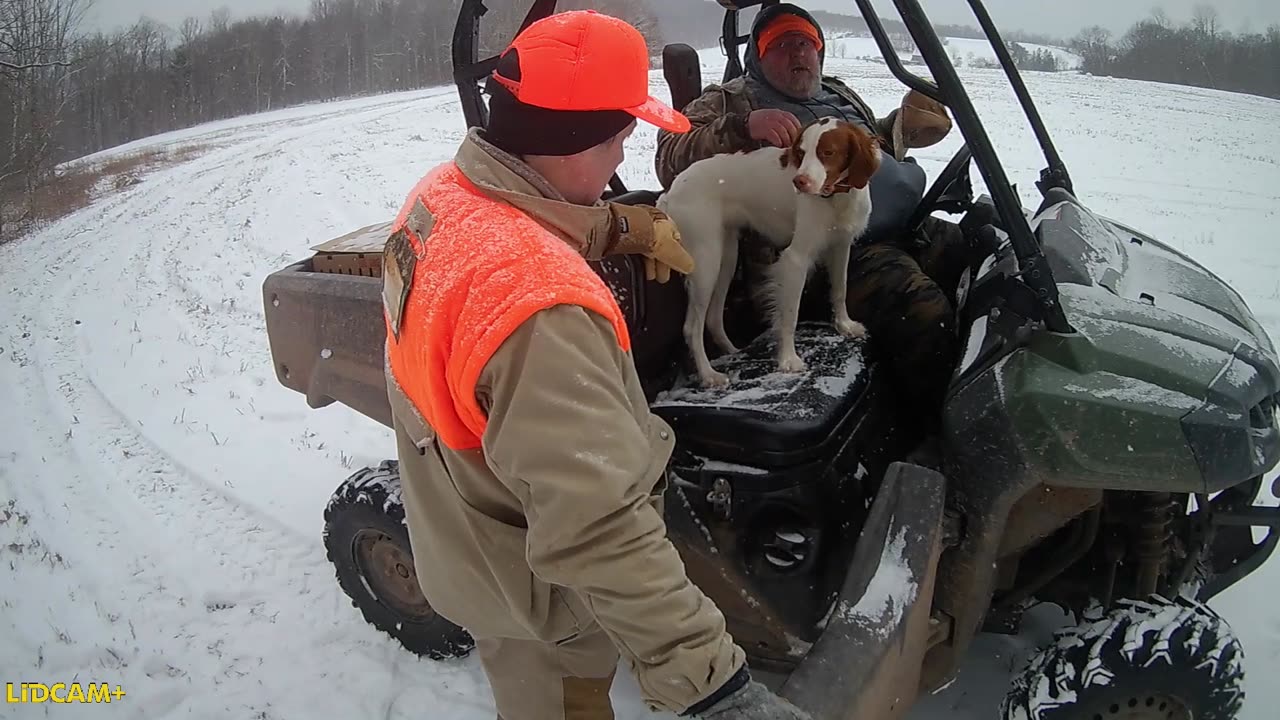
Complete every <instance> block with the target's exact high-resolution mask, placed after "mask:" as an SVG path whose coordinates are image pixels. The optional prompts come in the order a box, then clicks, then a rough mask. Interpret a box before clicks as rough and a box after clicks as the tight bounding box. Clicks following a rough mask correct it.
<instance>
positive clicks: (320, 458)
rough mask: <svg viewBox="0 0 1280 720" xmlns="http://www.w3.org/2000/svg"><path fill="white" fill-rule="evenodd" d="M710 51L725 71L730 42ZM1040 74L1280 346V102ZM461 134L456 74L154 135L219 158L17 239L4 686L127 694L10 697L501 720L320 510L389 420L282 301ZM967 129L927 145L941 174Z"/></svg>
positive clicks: (1114, 182) (6, 267)
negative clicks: (362, 599) (444, 80)
mask: <svg viewBox="0 0 1280 720" xmlns="http://www.w3.org/2000/svg"><path fill="white" fill-rule="evenodd" d="M704 57H705V59H706V67H705V68H704V73H706V74H704V77H705V78H708V79H711V78H713V77H718V76H719V72H720V70H719V67H720V63H721V58H720V57H719V55H718V53H717V52H716V51H714V50H712V51H709V52H707V53H706V54H705V55H704ZM829 69H830V70H832V71H834V72H836V73H838V74H840V75H842V76H843V77H845V78H846V79H847V80H848V81H849V82H850V84H851V85H853V86H854V87H856V88H859V89H861V90H862V91H863V92H864V93H865V96H866V97H867V99H868V100H869V101H870V102H871V103H872V104H873V106H874V107H875V108H877V109H878V110H879V111H881V112H882V113H887V112H888V111H889V110H890V109H891V108H892V107H893V106H894V105H895V104H896V103H897V102H898V100H899V98H900V97H901V96H902V94H903V89H902V88H901V86H899V85H898V84H897V83H896V81H894V80H893V79H892V78H891V77H889V75H888V73H887V71H886V70H885V68H884V67H883V65H880V64H876V63H871V62H866V61H853V60H839V59H833V60H832V61H831V65H830V68H829ZM961 73H962V75H963V76H964V77H965V78H966V80H967V81H968V82H969V83H970V88H971V93H972V95H973V99H974V101H975V103H976V105H977V107H979V108H980V109H981V112H982V115H983V116H984V119H985V121H986V123H987V128H988V131H989V132H990V134H991V136H992V138H993V139H994V141H995V142H996V144H997V145H998V148H999V152H1000V156H1001V158H1002V160H1003V162H1004V164H1005V166H1006V168H1007V170H1008V171H1009V173H1010V174H1011V176H1012V177H1013V178H1014V179H1015V180H1016V181H1017V182H1018V183H1019V191H1020V194H1021V196H1022V198H1023V199H1024V201H1025V202H1027V203H1034V202H1035V201H1036V191H1035V188H1034V186H1033V181H1034V179H1035V173H1036V172H1037V171H1038V169H1039V168H1040V167H1041V165H1042V160H1041V158H1040V157H1039V155H1038V153H1037V148H1036V145H1035V144H1034V141H1033V139H1032V137H1031V135H1030V133H1029V131H1028V130H1027V129H1026V126H1025V123H1024V122H1023V120H1022V118H1021V115H1020V113H1019V111H1018V109H1017V107H1016V105H1015V101H1014V99H1013V95H1012V93H1011V92H1010V91H1009V90H1008V88H1007V87H1006V85H1005V84H1004V83H1003V82H1002V81H1001V76H1000V74H999V73H998V72H994V71H985V70H978V69H974V68H969V67H965V68H962V69H961ZM653 79H654V85H655V92H656V93H657V94H658V95H659V96H663V97H665V96H666V90H665V87H664V86H663V85H662V83H661V80H660V74H659V73H657V72H655V73H654V74H653ZM1027 82H1028V84H1029V86H1030V88H1031V91H1032V92H1033V93H1034V95H1035V97H1036V98H1037V99H1038V100H1039V101H1040V103H1041V104H1040V107H1041V110H1042V111H1043V113H1044V116H1045V118H1046V120H1047V122H1048V123H1049V125H1050V128H1051V130H1052V132H1053V134H1054V136H1055V137H1056V138H1057V140H1058V142H1059V145H1060V149H1061V151H1062V154H1063V156H1064V157H1065V158H1066V161H1067V162H1068V164H1069V165H1070V167H1071V169H1072V171H1073V173H1074V178H1075V181H1076V186H1077V189H1078V191H1079V193H1080V195H1081V196H1082V197H1083V199H1084V201H1085V202H1087V203H1089V204H1091V205H1092V206H1093V207H1094V208H1095V209H1097V210H1098V211H1100V212H1102V213H1103V214H1106V215H1110V216H1112V217H1115V218H1117V219H1120V220H1122V221H1125V222H1127V223H1130V224H1132V225H1134V226H1136V227H1138V228H1140V229H1143V230H1145V231H1147V232H1150V233H1152V234H1154V235H1155V236H1157V237H1162V238H1164V239H1166V240H1168V241H1169V242H1171V243H1172V244H1173V245H1174V246H1176V247H1178V248H1181V249H1184V250H1185V251H1187V252H1188V253H1190V254H1191V255H1193V256H1194V257H1196V258H1198V259H1199V260H1201V261H1203V262H1204V263H1206V264H1207V265H1208V266H1209V267H1210V268H1211V269H1213V270H1214V271H1216V272H1217V273H1219V274H1221V275H1222V276H1223V277H1224V278H1225V279H1226V280H1227V281H1228V282H1229V283H1231V284H1232V285H1233V286H1234V287H1236V288H1238V289H1239V290H1240V291H1241V292H1242V293H1243V294H1244V296H1245V298H1246V299H1247V301H1248V302H1249V303H1250V305H1251V306H1252V308H1253V309H1254V311H1255V312H1256V313H1257V316H1258V317H1259V319H1260V321H1261V322H1262V323H1263V324H1264V325H1265V326H1266V327H1267V328H1268V329H1269V331H1270V333H1271V334H1272V336H1273V337H1274V338H1276V339H1280V255H1278V254H1277V253H1276V251H1275V246H1274V239H1273V238H1274V235H1275V228H1276V227H1277V225H1278V224H1280V135H1277V134H1276V132H1275V128H1276V127H1278V126H1280V102H1276V101H1271V100H1262V99H1257V98H1251V97H1244V96H1238V95H1230V94H1226V93H1219V92H1213V91H1208V90H1195V89H1189V88H1174V87H1168V86H1162V85H1156V84H1149V83H1139V82H1129V81H1122V80H1114V79H1105V78H1090V77H1081V76H1077V75H1074V74H1066V73H1063V74H1042V73H1034V74H1030V75H1029V76H1028V78H1027ZM462 133H463V121H462V117H461V113H460V111H459V110H458V108H457V104H456V99H455V95H454V93H453V91H452V90H451V89H435V90H426V91H419V92H410V93H402V94H397V95H387V96H381V97H374V98H365V99H359V100H352V101H347V102H335V103H324V104H317V105H312V106H308V107H304V108H294V109H289V110H283V111H279V112H273V113H268V114H264V115H259V116H254V117H250V118H239V119H236V120H233V121H227V122H222V123H216V124H213V125H207V126H203V127H200V128H195V129H192V130H187V131H183V132H179V133H172V134H169V135H166V136H162V137H157V138H151V139H148V140H146V141H141V142H138V143H134V144H133V147H132V148H130V149H139V148H144V147H162V146H168V147H181V146H187V145H200V146H205V152H204V153H203V154H202V155H199V156H198V157H196V158H195V159H193V160H190V161H188V162H186V163H184V164H181V165H177V166H172V167H168V168H164V169H160V170H157V171H155V172H153V173H151V174H149V175H146V176H144V177H143V178H142V181H141V182H140V183H139V184H137V185H134V186H131V187H127V188H125V189H124V190H122V191H120V192H118V193H115V194H111V195H107V196H104V197H103V198H101V199H100V200H99V201H97V202H95V203H94V204H93V205H92V206H90V207H88V208H86V209H84V210H82V211H79V212H77V213H75V214H73V215H71V216H69V217H67V218H65V219H64V220H62V221H61V222H59V223H57V224H55V225H53V226H52V227H49V228H47V229H45V230H43V231H42V232H39V233H38V234H36V235H34V236H32V237H29V238H27V239H25V240H22V241H19V242H15V243H11V244H9V245H6V246H3V247H0V276H3V278H4V282H3V286H2V287H3V290H0V408H3V413H4V415H3V417H4V421H3V432H0V567H7V569H6V570H4V573H5V574H4V576H3V580H0V638H2V640H0V679H2V680H3V681H5V682H18V681H39V682H49V683H52V682H54V681H58V680H61V681H72V680H77V679H78V680H81V681H89V680H92V681H105V682H110V683H119V684H120V685H122V686H123V688H124V689H125V690H126V692H127V693H128V695H127V697H126V698H124V699H122V700H121V701H120V702H116V703H113V704H111V705H110V706H107V707H101V706H99V707H95V708H92V709H83V708H82V709H79V710H77V709H76V708H73V707H66V706H59V707H57V708H52V707H50V706H44V707H43V708H41V707H36V706H6V707H4V709H3V710H0V715H2V716H4V717H45V716H46V713H48V715H47V716H49V717H71V716H77V713H78V712H79V713H80V714H83V715H84V716H88V715H89V714H90V713H92V714H93V715H92V716H93V717H120V718H178V717H197V718H263V719H273V720H279V719H281V718H311V717H326V718H329V717H333V718H367V717H384V718H406V719H407V718H422V717H432V718H448V719H449V720H481V719H484V720H488V718H491V717H492V710H491V703H490V700H489V696H488V693H487V688H486V685H485V681H484V678H483V675H482V673H481V672H480V670H479V667H478V664H477V661H476V660H475V659H474V658H471V659H468V660H466V661H462V662H457V663H433V662H429V661H420V660H418V659H416V658H414V657H413V656H411V655H410V654H408V653H407V652H404V651H403V650H401V649H400V648H399V647H398V646H397V645H395V644H394V643H393V642H392V641H390V640H389V639H388V638H386V637H385V636H383V635H381V634H379V633H378V632H376V631H374V630H373V629H372V628H371V627H370V626H368V625H366V624H365V623H364V622H363V621H362V619H361V618H360V617H359V615H358V613H357V612H356V611H355V610H354V609H353V608H352V607H351V606H350V603H349V602H348V601H347V600H346V598H345V596H343V595H342V593H341V592H340V590H339V589H338V586H337V584H336V583H335V581H334V578H333V574H332V571H331V569H330V567H329V565H328V564H327V562H326V561H325V559H324V555H323V551H322V549H321V542H320V528H321V522H322V521H321V513H322V510H323V507H324V505H325V502H326V501H327V499H328V497H329V493H330V492H331V491H332V489H333V488H334V487H335V486H336V485H337V484H338V483H339V482H340V481H341V480H342V479H343V478H344V477H346V475H347V474H348V473H349V472H351V470H352V469H354V468H357V467H360V466H363V465H368V464H374V463H376V462H377V461H378V460H380V459H382V458H385V457H391V456H393V455H394V448H393V443H392V438H391V437H390V436H389V434H388V433H387V432H385V431H384V430H383V429H382V428H381V427H380V426H377V425H376V424H374V423H372V422H370V421H368V420H365V419H363V418H362V417H360V416H359V415H357V414H356V413H355V412H352V411H350V410H348V409H345V408H343V407H340V406H331V407H328V408H325V409H322V410H317V411H312V410H309V409H308V408H307V407H306V404H305V402H304V400H303V398H302V397H300V396H299V395H297V394H294V393H292V392H290V391H286V390H284V389H283V388H281V387H280V386H279V385H278V384H277V382H276V380H275V375H274V373H273V370H272V366H271V358H270V355H269V351H268V347H267V340H266V335H265V331H264V327H263V312H262V298H261V293H260V287H261V284H262V281H263V278H264V277H265V276H266V275H267V274H268V273H270V272H272V271H273V270H276V269H278V268H279V267H281V266H283V265H284V264H286V263H288V262H290V261H292V260H295V259H298V258H301V257H303V256H305V255H307V254H308V247H309V246H311V245H313V244H316V243H318V242H320V241H323V240H325V239H328V238H330V237H332V236H335V235H338V234H341V233H344V232H347V231H349V230H351V229H354V228H356V227H360V226H362V225H365V224H369V223H373V222H378V221H382V220H385V219H386V218H388V216H389V215H391V214H393V213H394V211H395V210H396V208H397V207H398V206H399V204H400V202H401V200H402V198H403V197H404V195H405V193H406V192H407V191H408V190H409V188H410V187H411V186H412V185H413V183H414V181H416V180H417V179H418V177H419V176H420V175H421V174H422V173H423V172H425V171H426V170H427V169H428V168H429V167H431V166H432V165H434V164H436V163H439V162H441V161H443V160H446V159H448V158H449V157H450V156H451V154H452V151H453V147H454V146H455V144H456V143H457V142H458V140H459V139H460V137H461V136H462ZM959 143H960V137H959V134H958V133H955V134H954V135H953V136H952V137H951V138H948V140H947V141H945V142H944V143H943V144H941V145H940V146H938V147H934V148H930V149H928V150H926V151H924V152H921V153H919V154H918V155H919V158H920V160H921V163H922V164H923V166H924V167H925V168H926V169H927V170H928V171H929V172H930V173H931V174H932V173H936V172H937V171H938V170H939V169H941V167H942V166H943V165H944V164H945V163H946V161H947V159H948V158H949V157H950V155H951V154H952V153H953V152H954V151H955V149H956V148H957V147H958V145H959ZM653 149H654V133H653V131H652V130H651V129H649V128H647V127H642V128H641V129H640V131H638V132H637V133H636V135H635V136H634V137H633V139H632V141H631V142H630V145H629V153H630V155H629V158H628V161H627V164H626V166H625V167H624V169H623V172H622V174H623V177H624V179H625V180H626V181H627V183H628V184H629V185H630V186H632V187H635V186H646V187H654V186H655V185H656V183H655V182H654V180H653V170H652V166H653V163H652V154H653ZM122 151H123V150H119V149H118V150H115V151H110V152H108V153H104V154H103V155H111V154H116V153H119V152H122ZM979 184H980V183H979ZM1277 592H1280V561H1273V562H1272V564H1271V565H1269V566H1268V567H1266V568H1265V569H1264V570H1262V571H1261V572H1260V573H1258V574H1257V575H1255V576H1253V577H1252V578H1250V579H1249V580H1247V581H1246V582H1244V583H1243V584H1241V585H1240V586H1239V587H1238V588H1236V589H1234V590H1232V591H1231V592H1229V593H1227V594H1226V595H1225V596H1223V597H1222V598H1221V599H1219V600H1218V601H1216V602H1215V603H1214V605H1215V606H1216V607H1217V608H1218V609H1219V610H1221V611H1223V612H1224V613H1225V614H1226V616H1227V617H1228V618H1229V619H1230V620H1231V621H1232V622H1233V623H1234V624H1235V626H1236V627H1237V628H1238V629H1239V630H1240V631H1241V635H1242V637H1243V640H1244V643H1245V649H1246V652H1247V653H1248V665H1249V669H1250V672H1251V675H1250V680H1249V686H1248V691H1249V699H1248V701H1247V705H1246V710H1245V717H1246V718H1248V719H1249V720H1263V718H1270V717H1273V716H1274V711H1273V710H1272V711H1269V710H1267V709H1266V708H1268V707H1272V708H1274V707H1276V706H1277V705H1280V685H1277V684H1276V683H1274V682H1271V678H1270V676H1271V675H1273V674H1274V673H1276V672H1277V671H1278V670H1280V610H1277V609H1276V605H1275V603H1274V602H1273V598H1274V597H1275V594H1276V593H1277ZM1028 645H1029V641H1028V640H1027V639H1025V638H1015V639H1009V638H984V639H983V640H982V642H981V643H980V644H979V645H978V647H977V649H976V651H975V653H974V657H973V660H974V662H973V664H972V666H971V667H969V668H968V669H966V671H965V673H964V674H963V675H962V677H961V678H960V679H959V681H958V682H956V683H955V684H954V685H952V686H951V687H950V688H948V689H947V690H946V691H944V692H942V693H939V694H938V695H936V696H934V697H931V698H927V699H926V701H925V702H924V703H922V704H921V705H920V706H919V707H918V708H917V710H916V711H915V712H914V713H913V715H912V717H913V718H941V717H947V718H952V717H955V718H975V719H976V718H989V717H991V716H992V713H993V711H994V709H995V704H996V702H997V701H998V698H999V696H1000V694H1001V693H1002V686H1003V683H1004V682H1005V680H1006V679H1007V677H1008V673H1009V671H1010V669H1011V668H1012V667H1014V665H1015V663H1017V662H1018V661H1019V660H1020V658H1021V656H1022V654H1023V653H1024V652H1025V649H1026V648H1027V646H1028ZM615 696H616V698H617V703H618V706H619V717H620V718H622V720H637V719H639V718H644V717H650V715H649V713H648V712H647V711H646V710H644V709H643V706H642V705H641V704H640V703H639V701H638V693H637V691H636V688H635V684H634V682H633V681H632V680H631V679H630V677H629V676H628V675H627V674H626V673H621V674H620V675H619V680H618V683H617V686H616V689H615Z"/></svg>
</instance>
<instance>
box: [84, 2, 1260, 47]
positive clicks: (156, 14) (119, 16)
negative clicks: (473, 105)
mask: <svg viewBox="0 0 1280 720" xmlns="http://www.w3.org/2000/svg"><path fill="white" fill-rule="evenodd" d="M499 1H507V0H499ZM516 1H517V2H527V1H528V0H516ZM689 1H690V2H696V1H697V0H689ZM922 2H923V4H924V7H925V11H926V12H928V13H929V16H930V19H932V20H933V21H935V22H950V23H959V24H967V25H977V22H976V21H974V19H973V13H972V12H971V11H970V10H969V5H968V3H967V2H965V1H964V0H922ZM874 3H875V6H876V8H877V9H879V11H880V14H881V15H883V16H884V17H896V14H895V12H894V9H893V3H892V1H891V0H874ZM1204 3H1205V0H987V8H988V9H989V10H990V12H991V15H992V17H993V18H994V19H995V21H996V24H997V26H999V27H1001V28H1002V29H1006V28H1007V29H1016V28H1020V29H1023V30H1027V31H1031V32H1039V33H1047V34H1051V35H1055V36H1058V37H1063V38H1069V37H1070V36H1072V35H1074V34H1075V33H1076V32H1077V31H1078V30H1079V29H1080V28H1081V27H1084V26H1086V25H1094V24H1097V25H1102V26H1104V27H1107V28H1109V29H1111V30H1113V31H1114V32H1116V33H1122V32H1124V31H1125V30H1126V29H1128V27H1129V26H1130V25H1132V24H1133V23H1134V22H1135V21H1137V20H1140V19H1142V18H1144V17H1147V16H1148V15H1150V14H1151V10H1152V8H1155V7H1162V8H1164V10H1165V12H1166V13H1168V14H1169V16H1170V18H1172V19H1173V20H1175V21H1182V20H1185V19H1187V18H1190V16H1191V11H1192V8H1194V7H1195V6H1196V5H1198V4H1204ZM310 4H311V3H310V0H94V7H93V9H92V10H91V11H90V16H89V18H88V21H89V22H90V24H91V25H92V26H93V27H96V28H102V29H104V30H114V29H117V28H119V27H122V26H128V25H131V24H133V23H134V22H135V21H136V20H137V19H138V18H140V17H142V16H143V15H146V16H148V17H150V18H151V19H153V20H156V21H158V22H162V23H165V24H167V25H169V26H171V27H173V28H175V29H176V28H177V26H178V24H179V23H180V22H182V20H183V19H184V18H186V17H190V16H193V15H194V16H196V17H201V18H204V17H208V15H209V13H210V12H211V11H213V10H214V9H215V8H217V7H221V6H225V7H226V8H227V9H228V10H230V11H231V14H232V17H244V16H247V15H260V14H271V13H272V12H273V11H280V12H295V13H302V12H305V11H306V9H307V8H308V7H309V6H310ZM796 4H798V5H800V6H802V7H806V8H810V9H823V10H833V11H836V12H844V13H848V14H856V12H857V11H856V6H855V4H854V2H853V0H799V1H798V2H797V3H796ZM1207 4H1211V5H1213V6H1214V7H1215V8H1217V10H1218V13H1219V14H1220V15H1221V17H1222V26H1223V28H1224V29H1226V30H1230V31H1231V32H1240V31H1241V29H1242V28H1244V27H1245V24H1246V23H1248V24H1249V25H1250V27H1251V29H1252V30H1253V31H1255V32H1260V31H1262V30H1264V29H1266V27H1267V26H1268V25H1270V24H1272V23H1280V0H1212V1H1211V2H1208V3H1207ZM442 22H445V23H446V24H449V25H452V23H453V18H442Z"/></svg>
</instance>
